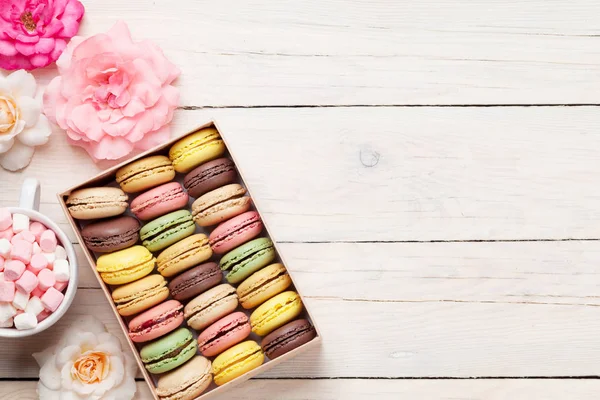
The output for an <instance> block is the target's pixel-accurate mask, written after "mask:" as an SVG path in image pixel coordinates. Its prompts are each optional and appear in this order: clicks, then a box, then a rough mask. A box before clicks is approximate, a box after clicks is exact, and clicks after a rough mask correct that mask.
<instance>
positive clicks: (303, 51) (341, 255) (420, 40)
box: [0, 0, 600, 400]
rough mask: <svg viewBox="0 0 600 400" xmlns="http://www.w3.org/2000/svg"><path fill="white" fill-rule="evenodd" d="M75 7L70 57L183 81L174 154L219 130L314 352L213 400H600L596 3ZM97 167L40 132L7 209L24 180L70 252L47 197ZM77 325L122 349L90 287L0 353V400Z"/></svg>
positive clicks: (321, 0) (23, 387)
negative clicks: (287, 276) (135, 66)
mask: <svg viewBox="0 0 600 400" xmlns="http://www.w3.org/2000/svg"><path fill="white" fill-rule="evenodd" d="M85 5H86V8H87V13H86V16H85V23H84V24H83V26H82V30H81V33H82V34H83V35H89V34H93V33H97V32H103V31H106V30H107V29H109V28H110V27H111V26H112V25H113V23H114V22H115V21H116V20H117V19H118V18H121V19H124V20H125V21H127V23H128V24H129V26H130V28H131V30H132V33H133V35H134V37H135V38H136V39H143V38H147V39H151V40H154V41H155V42H157V43H158V44H159V45H160V46H161V47H162V48H163V49H164V51H165V53H166V54H167V56H168V57H169V58H170V59H171V60H172V61H173V62H175V63H176V64H177V65H178V66H179V67H180V68H181V69H182V71H183V74H182V76H181V78H180V79H179V80H178V86H179V87H180V88H181V92H182V105H183V106H182V107H181V108H180V109H179V110H178V111H177V113H176V117H175V120H174V122H173V127H174V128H173V131H174V134H181V133H183V132H185V131H186V130H189V129H191V128H192V127H194V126H197V125H199V124H200V123H202V122H205V121H206V120H208V119H209V118H215V119H217V120H218V121H219V123H220V125H221V126H222V128H223V129H224V130H225V131H226V132H227V137H228V139H229V141H230V143H231V147H232V150H233V152H234V153H235V154H236V156H237V158H238V160H239V162H240V164H241V167H242V169H243V171H244V174H245V176H246V178H247V180H248V184H249V185H251V187H252V189H253V192H254V193H255V196H257V197H260V202H261V205H262V207H263V209H264V211H265V212H266V215H265V218H266V219H267V220H268V222H269V225H270V226H271V227H272V228H273V234H274V236H275V239H277V240H278V241H280V242H281V243H282V249H283V251H284V252H285V256H286V259H288V260H289V262H290V265H289V267H290V268H291V269H292V270H293V272H294V274H295V275H294V276H295V277H297V279H298V282H299V286H300V290H301V291H302V293H303V294H304V295H306V301H307V302H309V303H310V305H311V306H312V309H313V310H314V313H315V318H317V319H318V322H319V324H320V326H321V327H322V329H323V335H324V344H323V346H322V348H321V349H320V350H317V351H313V352H311V353H308V354H306V355H304V356H301V357H299V358H298V359H296V360H295V362H290V363H287V364H285V365H282V366H280V367H278V368H276V369H274V370H272V371H271V372H269V373H268V374H266V375H265V376H261V377H259V378H258V379H254V380H252V381H251V382H250V383H248V384H245V385H243V386H241V387H240V388H239V389H237V390H234V391H232V392H231V394H230V395H229V396H228V397H227V398H229V399H230V400H233V399H244V400H253V399H256V400H258V399H279V400H300V399H311V400H325V399H328V400H329V399H373V398H377V399H382V400H396V399H400V398H403V399H419V400H421V399H457V398H460V399H478V400H479V399H552V400H554V399H556V400H564V399H597V397H598V391H599V390H600V381H599V380H598V377H599V375H600V362H599V360H600V339H599V337H600V336H599V330H600V308H599V306H600V285H599V284H600V275H599V274H600V242H599V240H600V185H599V184H598V179H599V176H600V109H599V108H598V105H599V104H600V100H599V99H600V50H599V49H600V37H599V36H600V23H599V21H600V20H599V19H598V15H600V3H599V2H598V1H597V0H572V1H564V0H560V1H558V0H552V1H550V0H531V1H528V2H522V1H514V0H502V1H495V0H494V1H493V0H479V1H475V0H455V1H443V0H421V1H412V2H408V1H402V2H400V1H396V2H394V1H389V0H379V1H373V0H306V1H298V0H273V1H270V0H254V1H249V2H243V1H224V0H222V1H214V2H209V1H199V0H185V1H184V0H176V1H174V0H155V1H149V0H129V1H126V2H123V1H122V0H102V1H100V0H88V1H85ZM54 72H55V71H54V70H53V69H47V70H45V71H41V72H39V73H38V74H37V75H38V76H39V77H40V78H41V79H42V81H46V82H47V81H48V79H49V78H50V77H51V76H52V75H53V74H54ZM101 167H102V166H100V167H99V166H96V165H95V164H93V163H92V162H91V161H90V159H89V158H88V157H87V156H86V155H85V153H84V152H83V151H82V150H80V149H78V148H74V147H71V146H69V145H68V144H67V143H66V140H65V137H64V136H63V135H62V134H61V132H60V131H59V130H55V132H54V134H53V136H52V138H51V140H50V142H49V143H48V145H46V146H44V147H43V148H40V149H39V150H38V151H37V153H36V154H35V158H34V160H33V163H32V164H31V166H30V167H29V168H28V169H26V170H25V171H24V172H22V173H17V174H13V173H8V172H5V171H2V172H0V181H1V183H2V190H1V191H0V202H1V203H2V204H8V205H10V204H14V203H16V201H17V198H18V186H19V185H20V183H21V181H22V180H23V179H24V178H25V177H28V176H34V177H37V178H38V179H40V180H41V181H42V185H43V194H42V200H43V204H42V209H43V211H44V212H45V213H47V214H48V215H49V216H50V217H52V218H54V219H55V220H56V221H58V222H60V223H61V224H62V225H63V227H64V228H65V229H67V230H69V228H68V226H67V225H66V220H65V218H64V216H63V215H62V213H61V211H60V210H59V207H58V205H57V202H56V198H55V194H56V193H57V192H59V191H61V190H63V189H65V188H67V187H69V186H71V185H73V184H75V183H78V182H81V181H83V180H85V179H87V178H89V177H90V176H92V175H94V174H96V173H97V172H98V171H99V170H100V168H101ZM69 232H70V230H69ZM81 260H83V257H81ZM86 313H94V314H95V315H97V316H99V317H100V318H101V319H102V320H103V321H104V322H105V323H106V325H107V326H108V327H109V329H110V330H111V331H113V332H116V333H117V325H116V322H115V320H114V318H113V316H112V314H111V312H110V310H109V307H108V305H107V304H106V302H105V299H104V297H103V296H102V293H101V292H100V290H99V289H98V287H97V284H96V282H95V280H94V278H93V276H92V274H91V272H90V271H89V268H88V266H87V265H83V266H82V267H81V283H80V288H79V291H78V295H77V299H76V301H75V304H74V305H73V306H72V307H71V309H70V311H69V313H68V316H67V317H65V318H64V319H63V320H62V321H61V322H60V323H59V324H58V325H57V326H56V327H54V328H53V329H51V330H49V331H47V333H44V334H42V335H40V336H39V337H36V338H35V339H30V340H22V341H20V342H12V341H7V340H0V349H2V350H1V351H2V355H1V357H0V380H1V381H2V382H1V383H0V399H11V400H12V399H34V398H37V397H36V395H35V386H36V379H37V376H38V369H37V366H36V364H35V362H34V360H33V359H32V358H31V356H30V355H31V353H32V352H34V351H38V350H40V349H42V348H44V347H45V346H46V345H47V342H48V341H49V340H52V339H54V338H55V337H58V336H60V334H61V332H62V330H63V329H64V327H65V326H66V324H68V323H69V321H70V320H72V319H73V317H74V316H76V315H78V314H86ZM584 378H588V379H584ZM139 387H140V394H139V396H138V398H139V399H149V398H150V397H149V395H148V392H147V391H146V389H145V387H144V384H143V382H140V383H139ZM375 396H376V397H375Z"/></svg>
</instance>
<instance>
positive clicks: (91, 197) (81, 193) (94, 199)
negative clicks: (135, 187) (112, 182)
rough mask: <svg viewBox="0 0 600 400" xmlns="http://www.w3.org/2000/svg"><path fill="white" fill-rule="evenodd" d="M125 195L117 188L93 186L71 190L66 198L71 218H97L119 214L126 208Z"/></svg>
mask: <svg viewBox="0 0 600 400" xmlns="http://www.w3.org/2000/svg"><path fill="white" fill-rule="evenodd" d="M127 200H128V197H127V195H126V194H125V193H124V192H123V191H122V190H121V189H119V188H113V187H94V188H86V189H79V190H76V191H74V192H72V193H71V194H70V195H69V197H68V198H67V200H66V204H67V208H68V209H69V213H70V214H71V216H72V217H73V218H76V219H97V218H107V217H113V216H115V215H120V214H123V213H124V212H125V210H127V206H128V204H127Z"/></svg>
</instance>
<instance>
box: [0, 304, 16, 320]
mask: <svg viewBox="0 0 600 400" xmlns="http://www.w3.org/2000/svg"><path fill="white" fill-rule="evenodd" d="M15 315H17V310H16V309H15V308H14V307H13V306H12V304H10V303H0V323H1V322H6V321H7V320H8V319H9V318H12V317H14V316H15Z"/></svg>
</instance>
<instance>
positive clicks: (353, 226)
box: [0, 107, 600, 241]
mask: <svg viewBox="0 0 600 400" xmlns="http://www.w3.org/2000/svg"><path fill="white" fill-rule="evenodd" d="M211 117H214V118H216V119H217V120H218V121H219V123H220V125H221V126H222V129H223V130H224V132H225V133H226V135H227V138H228V139H229V142H230V145H231V148H232V151H233V152H234V153H235V154H236V157H237V159H238V160H239V164H240V166H241V168H242V169H243V171H244V175H245V177H246V180H247V183H248V184H249V185H250V186H251V187H252V190H253V193H254V194H255V196H256V197H257V201H258V202H259V203H260V205H261V210H262V211H263V213H264V217H265V218H266V219H267V220H268V222H269V225H270V226H271V227H272V233H273V235H274V237H275V239H277V240H279V241H365V240H367V241H415V240H417V241H429V240H506V239H540V238H543V239H562V238H600V231H599V230H598V226H600V209H599V208H598V199H599V198H600V187H599V186H598V185H593V184H592V182H594V180H595V179H596V177H597V176H599V175H600V163H598V162H597V151H596V149H598V148H600V134H598V131H599V129H600V116H599V114H598V112H597V110H596V108H593V107H590V108H585V107H581V108H580V107H576V108H574V107H567V108H548V107H528V108H458V109H457V108H334V109H246V110H237V109H227V110H202V111H182V112H179V113H178V114H177V117H176V120H175V123H174V128H173V131H174V133H179V134H181V133H184V132H186V131H187V130H189V129H191V128H192V127H194V126H197V125H198V124H200V123H202V122H205V121H206V120H208V119H209V118H211ZM74 163H76V164H77V167H76V168H74ZM48 165H52V168H51V169H49V168H48ZM100 168H101V166H96V165H94V164H93V163H92V161H91V160H89V159H88V158H87V157H86V156H84V155H83V152H82V151H81V150H80V149H76V148H74V147H71V146H69V145H68V144H67V143H66V140H65V137H64V135H61V134H60V133H58V132H55V134H54V136H53V137H52V139H51V141H50V143H49V144H48V145H46V146H44V147H43V148H41V149H40V150H39V151H38V152H37V153H36V154H35V157H34V160H33V162H32V165H31V166H30V167H29V168H28V169H27V170H26V172H24V173H18V174H11V173H8V172H6V171H2V172H0V180H1V181H2V183H3V189H4V190H3V191H2V192H1V193H0V203H2V204H13V203H15V202H16V199H17V197H18V190H19V185H20V182H21V181H22V179H23V177H24V176H37V177H38V178H39V179H40V180H41V181H42V185H43V194H42V200H43V201H44V202H45V203H47V204H44V206H43V210H44V212H47V213H48V215H49V216H50V217H52V218H54V219H56V220H57V221H59V222H61V223H64V222H65V219H64V216H63V215H62V212H61V211H60V210H59V209H58V206H57V205H56V198H55V193H57V192H59V191H62V190H64V189H65V188H67V187H69V186H71V185H74V184H76V183H80V182H83V181H84V180H85V179H88V178H89V177H91V176H93V175H94V174H96V173H97V172H98V171H99V169H100ZM63 226H64V225H63Z"/></svg>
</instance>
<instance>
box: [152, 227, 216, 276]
mask: <svg viewBox="0 0 600 400" xmlns="http://www.w3.org/2000/svg"><path fill="white" fill-rule="evenodd" d="M212 254H213V252H212V249H211V248H210V246H209V245H208V237H207V236H206V235H204V234H202V233H198V234H195V235H192V236H188V237H186V238H185V239H183V240H180V241H179V242H177V243H175V244H174V245H171V246H170V247H167V248H166V249H165V250H163V251H162V253H160V254H159V255H158V257H157V258H156V263H157V264H158V272H159V273H160V274H161V275H162V276H166V277H171V276H174V275H177V274H178V273H180V272H183V271H185V270H187V269H189V268H192V267H193V266H194V265H197V264H200V263H201V262H204V261H206V260H208V259H209V258H210V257H211V256H212Z"/></svg>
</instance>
